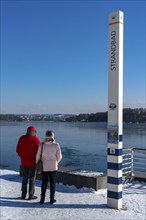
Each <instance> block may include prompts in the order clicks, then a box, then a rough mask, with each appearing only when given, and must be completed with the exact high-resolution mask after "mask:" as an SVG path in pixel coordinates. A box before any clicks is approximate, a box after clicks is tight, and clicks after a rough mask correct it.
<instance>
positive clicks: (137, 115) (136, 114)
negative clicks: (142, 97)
mask: <svg viewBox="0 0 146 220" xmlns="http://www.w3.org/2000/svg"><path fill="white" fill-rule="evenodd" d="M66 121H82V122H107V112H97V113H95V114H79V115H77V116H72V117H70V118H67V119H66ZM123 122H126V123H131V122H132V123H136V122H138V123H145V122H146V108H136V109H131V108H125V109H123Z"/></svg>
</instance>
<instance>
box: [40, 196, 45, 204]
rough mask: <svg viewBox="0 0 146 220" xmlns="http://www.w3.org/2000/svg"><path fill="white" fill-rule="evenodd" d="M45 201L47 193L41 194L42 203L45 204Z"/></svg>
mask: <svg viewBox="0 0 146 220" xmlns="http://www.w3.org/2000/svg"><path fill="white" fill-rule="evenodd" d="M44 202H45V195H41V199H40V204H41V205H42V204H44Z"/></svg>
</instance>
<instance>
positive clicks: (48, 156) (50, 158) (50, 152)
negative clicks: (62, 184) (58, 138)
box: [36, 131, 62, 204]
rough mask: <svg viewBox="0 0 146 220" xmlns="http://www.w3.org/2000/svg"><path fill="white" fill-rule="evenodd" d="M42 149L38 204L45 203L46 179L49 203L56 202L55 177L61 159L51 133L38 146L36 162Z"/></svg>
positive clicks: (59, 151) (57, 145)
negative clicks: (48, 187)
mask: <svg viewBox="0 0 146 220" xmlns="http://www.w3.org/2000/svg"><path fill="white" fill-rule="evenodd" d="M41 149H42V162H43V171H42V186H41V199H40V204H43V203H44V201H45V194H46V190H47V185H48V179H50V203H51V204H53V203H55V202H56V200H55V199H54V196H55V176H56V173H57V170H58V164H59V162H60V161H61V159H62V153H61V149H60V145H59V144H58V143H56V142H55V139H54V133H53V132H52V131H47V132H46V137H45V140H44V142H42V143H41V144H40V145H39V148H38V151H37V155H36V162H38V160H39V159H40V155H41Z"/></svg>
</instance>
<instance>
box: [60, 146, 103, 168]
mask: <svg viewBox="0 0 146 220" xmlns="http://www.w3.org/2000/svg"><path fill="white" fill-rule="evenodd" d="M62 154H63V160H62V162H61V166H65V167H73V168H76V169H78V168H80V169H85V170H92V171H97V170H98V171H105V170H106V155H99V154H93V153H85V152H84V153H83V152H81V151H79V150H76V149H73V148H72V147H69V148H67V147H65V148H62ZM101 160H102V163H101Z"/></svg>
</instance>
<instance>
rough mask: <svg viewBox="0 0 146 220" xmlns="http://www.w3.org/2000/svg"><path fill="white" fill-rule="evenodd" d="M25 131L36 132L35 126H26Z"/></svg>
mask: <svg viewBox="0 0 146 220" xmlns="http://www.w3.org/2000/svg"><path fill="white" fill-rule="evenodd" d="M27 131H33V132H35V133H36V129H35V127H32V126H30V127H28V128H27Z"/></svg>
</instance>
